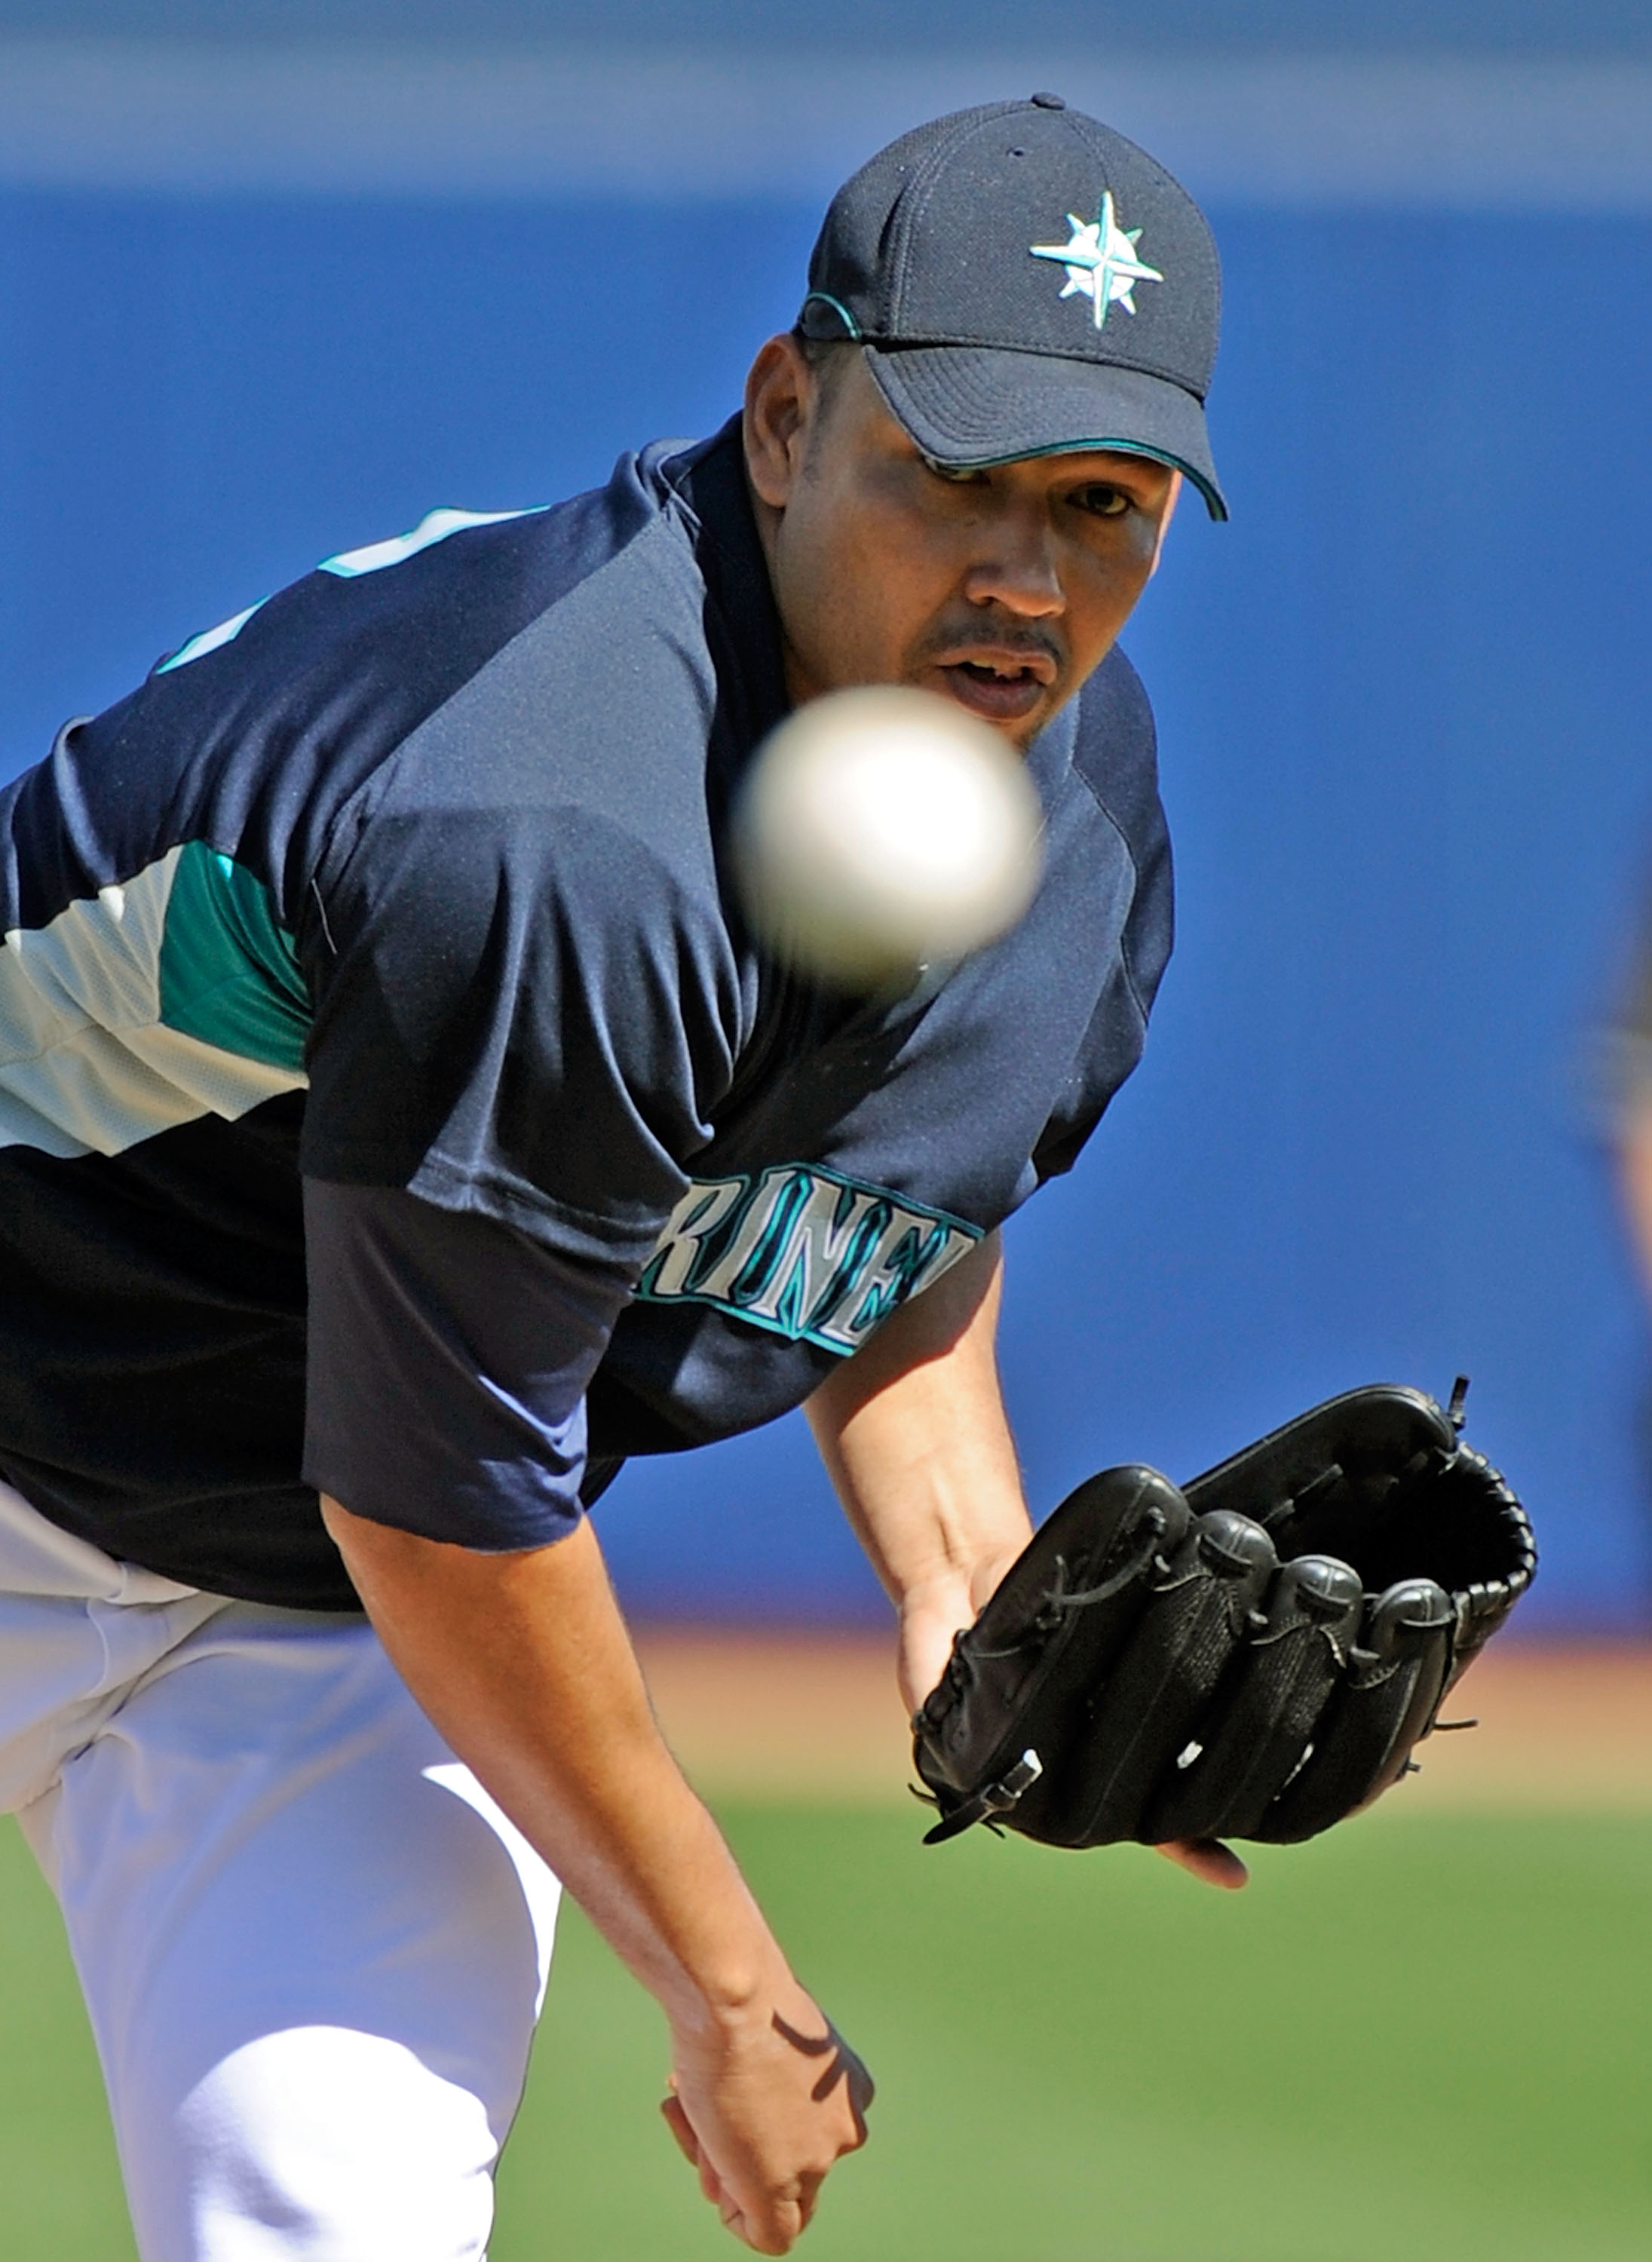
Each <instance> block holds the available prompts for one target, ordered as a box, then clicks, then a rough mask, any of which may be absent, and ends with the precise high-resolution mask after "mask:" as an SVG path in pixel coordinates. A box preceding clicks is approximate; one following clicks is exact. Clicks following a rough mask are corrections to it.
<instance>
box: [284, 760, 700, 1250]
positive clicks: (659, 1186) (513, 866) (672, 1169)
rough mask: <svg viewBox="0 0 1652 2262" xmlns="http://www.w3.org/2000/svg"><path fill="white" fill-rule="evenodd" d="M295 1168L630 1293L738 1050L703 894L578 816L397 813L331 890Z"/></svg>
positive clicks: (321, 927)
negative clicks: (505, 1237) (460, 1221)
mask: <svg viewBox="0 0 1652 2262" xmlns="http://www.w3.org/2000/svg"><path fill="white" fill-rule="evenodd" d="M321 907H322V911H323V912H324V918H322V919H321V920H318V922H317V923H316V932H317V934H318V935H319V937H320V954H319V963H318V965H317V969H316V983H315V986H316V991H317V1010H316V1019H315V1026H314V1035H313V1039H312V1042H311V1047H310V1053H309V1058H308V1062H307V1067H308V1073H309V1079H310V1094H309V1101H308V1105H307V1110H306V1120H305V1133H304V1142H303V1148H302V1151H301V1157H300V1162H301V1167H302V1169H303V1171H304V1173H305V1175H306V1176H307V1177H308V1178H321V1179H327V1180H330V1181H332V1182H334V1183H336V1184H343V1185H383V1186H395V1187H400V1188H403V1189H405V1190H407V1191H408V1192H411V1193H414V1194H416V1195H418V1196H420V1197H421V1198H422V1199H424V1200H425V1201H427V1202H429V1203H431V1204H433V1205H434V1206H435V1207H438V1208H443V1209H447V1210H451V1211H455V1212H465V1213H475V1214H480V1215H481V1216H484V1217H487V1218H492V1219H494V1221H497V1222H499V1223H501V1224H506V1225H509V1226H513V1227H515V1228H516V1229H517V1230H518V1231H520V1232H522V1233H523V1234H525V1235H528V1237H529V1238H530V1239H531V1240H534V1241H536V1242H537V1243H539V1244H540V1245H541V1246H543V1247H545V1249H547V1250H550V1251H551V1252H552V1253H553V1254H555V1255H559V1256H562V1257H569V1258H572V1259H574V1260H575V1261H578V1262H581V1263H589V1264H594V1265H595V1266H596V1267H598V1268H599V1269H602V1270H610V1269H611V1270H614V1271H617V1272H618V1273H619V1274H621V1275H623V1276H624V1277H625V1278H626V1279H635V1277H636V1276H637V1274H638V1272H639V1271H640V1270H641V1268H642V1266H643V1265H644V1264H646V1261H647V1258H648V1257H649V1256H650V1255H651V1254H652V1252H653V1247H654V1244H655V1243H656V1242H657V1240H658V1238H659V1235H660V1231H661V1229H662V1228H663V1227H664V1225H665V1222H666V1221H667V1218H668V1217H669V1215H670V1213H671V1210H672V1207H673V1206H674V1204H675V1202H676V1201H677V1199H679V1197H680V1196H681V1195H682V1192H683V1189H684V1187H685V1185H687V1183H688V1170H687V1165H688V1164H689V1161H690V1158H691V1157H692V1156H694V1154H695V1153H696V1151H697V1149H699V1148H701V1147H702V1146H703V1144H704V1143H705V1142H706V1141H707V1139H708V1138H709V1136H710V1135H711V1133H710V1123H709V1118H710V1114H711V1109H712V1107H713V1106H714V1105H715V1102H716V1100H717V1099H718V1098H719V1097H720V1096H721V1094H722V1093H723V1092H724V1091H725V1090H726V1088H727V1084H728V1080H729V1076H730V1072H731V1068H732V1061H733V1059H734V1057H735V1055H736V1052H737V1049H738V1029H739V1018H740V1003H739V989H738V976H737V973H736V969H735V966H734V962H733V955H732V948H731V946H730V944H729V941H728V937H727V934H726V932H725V928H724V926H723V925H722V923H721V919H720V915H719V912H718V904H717V899H716V897H715V894H714V892H711V891H709V890H696V888H695V887H694V886H693V885H692V884H690V883H689V882H688V881H687V880H685V878H684V875H683V874H682V872H681V871H680V870H678V869H675V868H673V867H672V865H671V864H670V863H669V861H667V860H665V859H664V858H662V857H661V856H660V854H658V853H657V852H656V851H655V850H654V849H653V848H652V847H651V846H649V845H648V844H647V843H646V841H645V840H643V839H638V837H637V836H636V835H635V834H634V833H632V832H630V831H628V830H627V829H626V828H625V827H624V825H620V824H618V823H617V822H616V821H615V820H614V819H613V818H611V817H610V816H608V815H606V814H603V813H594V812H592V811H591V810H588V809H583V808H581V807H579V806H578V805H573V806H562V807H558V806H549V807H545V806H537V805H532V804H529V805H526V806H523V805H517V806H514V807H513V806H511V805H510V804H509V801H508V800H507V801H504V802H502V803H501V805H500V806H495V807H489V808H487V809H484V810H467V809H465V807H463V806H454V807H448V808H443V807H440V806H434V807H432V806H422V807H415V808H412V809H401V808H398V807H396V806H395V805H391V806H389V807H387V808H383V809H379V810H376V811H375V812H373V813H372V815H371V817H370V818H368V819H367V820H366V821H365V822H364V825H363V828H362V832H361V838H360V839H359V842H358V844H357V845H356V846H354V847H353V848H350V850H349V851H348V853H347V854H345V855H344V856H343V859H342V861H341V863H340V864H339V866H338V867H337V868H336V869H335V870H333V871H330V872H329V873H328V875H326V883H325V889H324V893H323V895H322V905H321Z"/></svg>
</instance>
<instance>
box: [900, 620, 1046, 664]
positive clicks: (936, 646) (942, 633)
mask: <svg viewBox="0 0 1652 2262" xmlns="http://www.w3.org/2000/svg"><path fill="white" fill-rule="evenodd" d="M981 645H990V646H991V648H992V650H993V651H994V652H1003V653H1005V654H1006V656H1009V657H1013V658H1015V659H1027V660H1035V659H1047V660H1048V661H1049V662H1050V665H1051V666H1052V667H1053V668H1054V669H1055V670H1056V673H1057V675H1062V674H1065V673H1066V668H1067V646H1066V642H1065V640H1064V638H1062V637H1060V636H1058V635H1057V633H1056V631H1055V630H1053V629H1050V628H1049V627H1047V626H1044V625H1042V624H1041V623H1035V622H1031V621H1021V620H1017V619H1015V617H1014V615H1011V614H1002V613H997V612H992V611H981V610H974V609H972V610H971V611H970V612H969V613H968V614H964V615H958V616H949V617H947V618H944V619H941V620H939V621H937V622H936V623H934V627H933V628H930V629H928V630H926V631H925V633H924V635H923V636H922V637H920V638H919V640H918V644H917V645H916V647H915V649H914V651H913V659H914V660H915V661H917V662H919V663H920V664H921V663H922V662H923V661H925V660H945V659H949V658H952V657H956V656H957V655H959V654H961V653H968V652H970V651H972V650H975V649H977V648H978V647H979V646H981Z"/></svg>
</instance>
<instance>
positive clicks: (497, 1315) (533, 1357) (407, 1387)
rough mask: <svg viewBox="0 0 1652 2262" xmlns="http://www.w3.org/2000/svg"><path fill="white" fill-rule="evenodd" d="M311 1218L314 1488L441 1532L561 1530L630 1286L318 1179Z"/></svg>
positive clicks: (464, 1536) (472, 1538)
mask: <svg viewBox="0 0 1652 2262" xmlns="http://www.w3.org/2000/svg"><path fill="white" fill-rule="evenodd" d="M304 1224H305V1242H306V1250H307V1263H308V1271H309V1299H310V1304H309V1342H308V1377H307V1409H306V1429H305V1458H304V1479H305V1481H306V1482H307V1484H311V1485H314V1487H315V1488H316V1490H317V1491H318V1492H325V1493H328V1494H330V1495H331V1496H332V1497H333V1498H334V1499H335V1500H337V1501H339V1502H342V1503H343V1505H344V1506H345V1507H346V1508H348V1509H350V1512H351V1514H352V1515H355V1516H366V1517H368V1518H369V1519H371V1520H372V1522H373V1523H376V1524H393V1525H394V1526H396V1527H397V1528H398V1529H400V1530H401V1531H414V1532H417V1533H419V1534H420V1535H421V1536H422V1538H427V1539H444V1540H451V1541H453V1542H454V1543H456V1544H457V1545H460V1546H465V1547H474V1548H480V1549H483V1550H492V1551H502V1550H508V1549H511V1548H521V1547H538V1546H544V1545H548V1544H549V1543H550V1542H551V1541H552V1540H555V1539H559V1538H563V1537H564V1536H565V1535H566V1533H567V1532H568V1531H571V1530H572V1529H573V1527H574V1524H576V1523H577V1522H578V1520H579V1516H580V1513H581V1510H580V1504H579V1495H580V1486H581V1479H582V1478H583V1475H584V1473H585V1444H586V1424H585V1392H586V1387H587V1385H588V1382H589V1380H590V1377H591V1374H592V1372H593V1370H594V1369H595V1365H596V1363H597V1360H598V1359H599V1358H600V1357H601V1356H602V1350H603V1348H604V1346H605V1345H606V1344H607V1342H608V1339H609V1336H610V1332H611V1331H612V1329H613V1325H614V1320H615V1317H616V1315H617V1312H618V1311H619V1309H620V1307H621V1305H622V1304H623V1303H624V1299H625V1294H626V1286H625V1282H624V1278H623V1277H622V1276H621V1275H619V1274H618V1273H617V1272H615V1271H612V1270H609V1271H603V1270H602V1269H600V1268H598V1267H596V1266H595V1265H592V1264H585V1263H581V1262H579V1261H577V1260H575V1259H573V1258H569V1257H560V1256H558V1255H555V1254H553V1253H552V1251H551V1250H548V1249H546V1248H545V1247H544V1246H543V1245H542V1244H541V1243H538V1242H536V1241H533V1240H530V1238H529V1237H528V1236H527V1235H525V1234H523V1233H520V1232H518V1231H516V1229H515V1228H513V1227H510V1226H507V1225H501V1224H499V1223H497V1222H496V1221H494V1220H493V1219H491V1218H487V1217H481V1216H477V1215H474V1214H471V1215H456V1214H453V1213H452V1212H451V1211H445V1210H442V1209H438V1208H437V1207H435V1206H434V1205H433V1204H431V1203H429V1202H427V1201H423V1200H421V1199H420V1198H419V1197H418V1196H417V1195H416V1194H409V1193H407V1192H401V1191H399V1190H396V1189H393V1188H386V1187H379V1186H353V1185H332V1184H329V1183H328V1182H325V1181H321V1180H316V1179H310V1180H307V1182H306V1185H305V1189H304Z"/></svg>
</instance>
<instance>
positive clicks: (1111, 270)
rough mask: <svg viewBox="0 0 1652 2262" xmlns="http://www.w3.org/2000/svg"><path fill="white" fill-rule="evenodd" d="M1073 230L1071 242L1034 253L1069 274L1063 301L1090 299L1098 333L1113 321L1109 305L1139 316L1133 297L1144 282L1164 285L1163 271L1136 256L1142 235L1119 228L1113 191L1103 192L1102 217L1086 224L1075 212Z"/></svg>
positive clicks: (1038, 247)
mask: <svg viewBox="0 0 1652 2262" xmlns="http://www.w3.org/2000/svg"><path fill="white" fill-rule="evenodd" d="M1067 225H1068V227H1070V228H1071V230H1072V234H1071V237H1070V238H1069V239H1068V241H1066V242H1065V243H1033V244H1029V245H1028V250H1029V251H1030V252H1031V253H1032V255H1033V257H1034V258H1035V259H1058V260H1059V261H1060V262H1061V263H1062V265H1063V266H1064V268H1065V269H1066V270H1067V281H1066V285H1065V287H1064V290H1063V292H1062V294H1061V295H1062V297H1063V298H1064V299H1075V298H1084V299H1089V301H1090V303H1091V306H1092V308H1093V314H1094V320H1095V326H1096V328H1097V329H1098V330H1099V329H1100V328H1101V326H1102V324H1103V323H1104V322H1105V321H1107V308H1108V307H1109V306H1122V307H1123V309H1124V311H1125V313H1127V314H1133V313H1135V312H1136V301H1135V299H1133V298H1132V297H1131V296H1130V293H1131V292H1133V291H1134V290H1135V288H1136V285H1137V284H1138V283H1162V282H1163V281H1164V279H1165V278H1164V277H1163V276H1162V275H1161V274H1160V273H1159V271H1158V268H1157V267H1149V266H1148V265H1147V263H1146V262H1145V261H1144V260H1142V259H1138V258H1137V257H1136V245H1137V243H1138V242H1139V241H1141V234H1142V231H1141V229H1140V228H1139V227H1129V228H1125V227H1120V226H1119V216H1118V213H1117V211H1116V209H1115V205H1114V202H1113V191H1112V190H1111V189H1106V190H1104V191H1102V196H1101V210H1100V213H1099V215H1098V216H1097V218H1095V219H1094V220H1080V219H1079V218H1078V213H1068V214H1067Z"/></svg>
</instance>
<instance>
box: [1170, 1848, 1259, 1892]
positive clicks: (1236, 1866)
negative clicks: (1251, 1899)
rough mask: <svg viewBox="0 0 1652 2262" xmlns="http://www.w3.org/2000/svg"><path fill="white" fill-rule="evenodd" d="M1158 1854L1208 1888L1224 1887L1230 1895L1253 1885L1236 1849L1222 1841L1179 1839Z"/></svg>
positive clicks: (1249, 1873)
mask: <svg viewBox="0 0 1652 2262" xmlns="http://www.w3.org/2000/svg"><path fill="white" fill-rule="evenodd" d="M1158 1851H1159V1852H1160V1853H1161V1854H1162V1855H1164V1856H1165V1860H1166V1861H1167V1862H1176V1863H1177V1864H1178V1865H1179V1867H1180V1868H1181V1869H1186V1870H1187V1874H1188V1876H1189V1877H1198V1878H1199V1879H1201V1882H1202V1883H1204V1884H1207V1885H1220V1886H1221V1887H1222V1888H1223V1891H1227V1892H1230V1893H1232V1892H1237V1891H1238V1889H1239V1887H1240V1886H1241V1885H1243V1884H1248V1883H1249V1881H1250V1876H1251V1872H1250V1871H1249V1870H1248V1869H1246V1868H1245V1866H1244V1862H1242V1861H1241V1860H1240V1859H1239V1857H1238V1855H1237V1854H1236V1853H1235V1852H1234V1850H1233V1848H1232V1847H1231V1846H1224V1845H1223V1843H1222V1841H1221V1840H1220V1839H1219V1838H1176V1839H1172V1841H1171V1842H1170V1843H1169V1844H1168V1845H1166V1846H1161V1847H1160V1848H1158Z"/></svg>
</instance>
